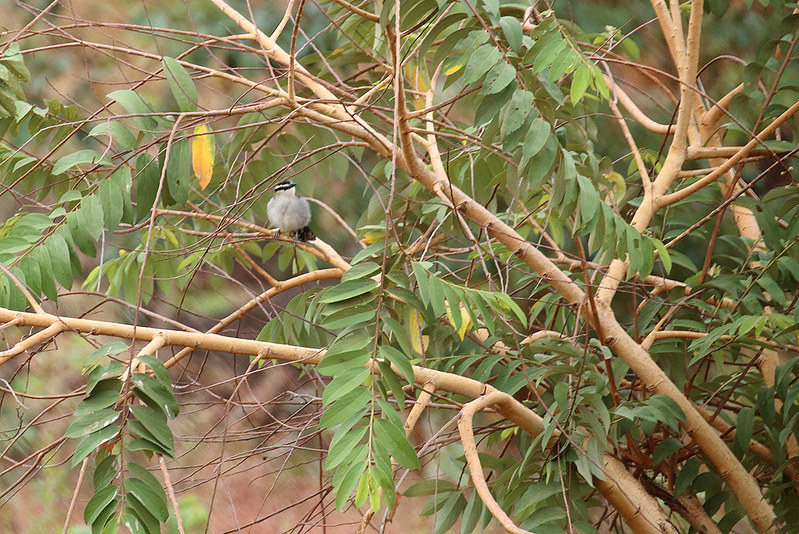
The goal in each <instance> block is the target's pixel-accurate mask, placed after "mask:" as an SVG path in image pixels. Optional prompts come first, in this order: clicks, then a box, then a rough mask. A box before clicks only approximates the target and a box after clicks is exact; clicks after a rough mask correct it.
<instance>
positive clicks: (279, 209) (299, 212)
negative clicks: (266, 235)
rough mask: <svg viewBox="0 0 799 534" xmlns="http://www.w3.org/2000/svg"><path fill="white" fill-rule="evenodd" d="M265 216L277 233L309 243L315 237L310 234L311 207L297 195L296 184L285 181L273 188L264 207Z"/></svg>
mask: <svg viewBox="0 0 799 534" xmlns="http://www.w3.org/2000/svg"><path fill="white" fill-rule="evenodd" d="M266 216H267V217H269V222H270V223H271V224H272V226H275V227H277V229H278V231H279V232H287V233H288V234H289V235H290V236H292V237H294V238H296V239H299V240H300V241H309V240H311V239H314V238H315V237H316V236H315V235H314V234H313V232H311V229H310V228H309V227H308V223H309V222H311V207H310V206H309V205H308V201H307V200H305V198H304V197H301V196H300V195H298V194H297V184H295V183H294V182H291V181H289V180H286V181H284V182H280V183H279V184H277V186H276V187H275V196H273V197H272V198H271V199H270V200H269V203H268V204H267V205H266Z"/></svg>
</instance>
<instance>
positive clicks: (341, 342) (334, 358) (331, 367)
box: [317, 335, 372, 376]
mask: <svg viewBox="0 0 799 534" xmlns="http://www.w3.org/2000/svg"><path fill="white" fill-rule="evenodd" d="M371 342H372V339H371V338H369V337H363V336H354V335H352V336H347V337H345V338H342V339H337V340H336V341H335V342H333V344H332V345H331V346H330V348H329V349H327V352H325V355H324V356H323V357H322V361H321V362H319V365H318V366H317V370H318V371H319V372H320V373H322V374H324V375H328V376H335V375H337V374H339V373H340V372H342V371H343V370H345V369H349V368H351V367H362V366H364V365H366V364H367V363H368V362H369V359H370V358H371V356H372V353H371V352H370V351H367V350H365V347H366V346H367V345H368V344H369V343H371Z"/></svg>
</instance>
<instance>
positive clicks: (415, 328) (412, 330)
mask: <svg viewBox="0 0 799 534" xmlns="http://www.w3.org/2000/svg"><path fill="white" fill-rule="evenodd" d="M422 328H424V323H423V321H422V318H421V317H420V316H419V312H418V311H416V310H411V311H410V314H409V317H408V330H409V334H410V335H411V346H412V347H413V350H415V351H416V352H418V353H419V354H424V348H425V347H426V346H427V340H428V339H429V338H428V336H423V335H422Z"/></svg>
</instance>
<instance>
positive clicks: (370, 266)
mask: <svg viewBox="0 0 799 534" xmlns="http://www.w3.org/2000/svg"><path fill="white" fill-rule="evenodd" d="M379 270H380V266H379V265H378V264H376V263H374V262H372V261H365V262H362V263H359V264H358V265H355V266H354V267H352V268H351V269H349V270H347V272H345V273H344V274H343V275H342V276H341V281H342V282H346V281H348V280H356V279H359V278H366V277H368V276H373V275H374V274H375V273H377V271H379Z"/></svg>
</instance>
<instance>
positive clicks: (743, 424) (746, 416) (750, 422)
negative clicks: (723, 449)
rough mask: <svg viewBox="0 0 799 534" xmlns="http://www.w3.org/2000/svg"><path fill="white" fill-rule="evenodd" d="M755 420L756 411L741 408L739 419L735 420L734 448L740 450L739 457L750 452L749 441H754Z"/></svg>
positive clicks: (749, 408)
mask: <svg viewBox="0 0 799 534" xmlns="http://www.w3.org/2000/svg"><path fill="white" fill-rule="evenodd" d="M754 419H755V409H754V408H752V407H751V406H747V407H745V408H741V410H740V411H739V412H738V417H737V418H736V419H735V437H734V438H733V446H734V447H735V449H737V450H738V454H739V456H743V455H744V454H745V453H746V451H748V450H749V440H750V439H752V429H753V426H754Z"/></svg>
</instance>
